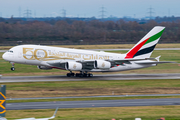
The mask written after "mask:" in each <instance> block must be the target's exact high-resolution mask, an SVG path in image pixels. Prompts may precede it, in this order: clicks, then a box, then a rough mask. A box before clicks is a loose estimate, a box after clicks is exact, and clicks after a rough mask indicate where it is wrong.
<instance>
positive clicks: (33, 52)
mask: <svg viewBox="0 0 180 120" xmlns="http://www.w3.org/2000/svg"><path fill="white" fill-rule="evenodd" d="M23 57H24V58H25V59H27V60H40V59H44V58H48V54H47V52H46V50H44V49H34V48H23Z"/></svg>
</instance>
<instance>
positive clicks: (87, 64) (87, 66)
mask: <svg viewBox="0 0 180 120" xmlns="http://www.w3.org/2000/svg"><path fill="white" fill-rule="evenodd" d="M144 60H155V58H143V59H115V60H102V61H108V62H110V63H111V66H115V65H124V63H125V64H131V61H144ZM69 61H72V60H63V61H54V62H53V61H51V62H47V64H48V65H49V66H51V67H53V68H58V69H67V68H66V67H67V62H69ZM95 61H96V60H83V61H75V60H73V62H77V63H81V64H82V69H84V70H92V69H94V64H95Z"/></svg>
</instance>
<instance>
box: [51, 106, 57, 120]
mask: <svg viewBox="0 0 180 120" xmlns="http://www.w3.org/2000/svg"><path fill="white" fill-rule="evenodd" d="M58 108H59V107H57V108H56V111H55V112H54V114H53V116H52V117H50V118H49V119H53V118H55V117H56V113H57V111H58Z"/></svg>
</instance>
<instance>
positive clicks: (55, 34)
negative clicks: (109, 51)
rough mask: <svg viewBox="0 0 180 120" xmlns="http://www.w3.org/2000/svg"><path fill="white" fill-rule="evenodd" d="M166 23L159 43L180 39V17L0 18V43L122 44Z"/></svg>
mask: <svg viewBox="0 0 180 120" xmlns="http://www.w3.org/2000/svg"><path fill="white" fill-rule="evenodd" d="M157 25H159V26H165V27H166V29H165V31H164V33H163V35H162V37H161V40H160V43H180V21H179V20H177V21H174V22H161V23H158V22H156V21H154V20H150V21H148V22H146V23H139V22H136V21H124V20H122V19H120V20H118V21H115V22H114V21H100V20H92V21H77V20H74V21H71V22H69V20H58V21H54V22H49V21H47V22H46V21H26V22H24V21H14V20H10V21H8V22H7V21H6V22H5V21H4V22H0V45H16V44H18V42H19V41H22V44H45V45H47V44H49V45H63V44H123V43H137V42H138V41H139V40H140V39H141V38H142V37H143V36H144V35H145V34H146V33H147V32H149V31H150V30H151V29H152V28H153V27H154V26H157Z"/></svg>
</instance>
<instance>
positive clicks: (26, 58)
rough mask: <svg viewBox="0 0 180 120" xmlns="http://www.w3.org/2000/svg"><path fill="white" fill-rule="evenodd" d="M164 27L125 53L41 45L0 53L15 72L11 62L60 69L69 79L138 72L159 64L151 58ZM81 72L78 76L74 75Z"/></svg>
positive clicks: (16, 48)
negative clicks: (98, 73) (66, 71)
mask: <svg viewBox="0 0 180 120" xmlns="http://www.w3.org/2000/svg"><path fill="white" fill-rule="evenodd" d="M164 29H165V27H162V26H156V27H154V28H153V29H152V30H151V31H150V32H149V33H147V34H146V35H145V36H144V37H143V38H142V39H141V40H140V41H139V42H138V43H137V44H136V45H135V46H134V47H133V48H132V49H130V50H129V51H128V52H127V53H126V54H116V53H108V52H97V51H90V50H79V49H69V48H61V47H50V46H42V45H19V46H15V47H13V48H11V49H10V50H8V51H7V52H5V53H4V54H3V56H2V57H3V59H4V60H6V61H9V62H10V63H11V64H12V68H11V70H13V71H14V70H15V68H14V63H20V64H28V65H37V66H38V68H39V69H44V70H49V69H53V68H56V69H63V70H68V71H70V73H67V76H68V77H71V76H76V77H91V76H93V74H92V73H91V72H115V71H125V70H132V69H140V68H146V67H151V66H156V65H157V64H160V63H170V62H168V61H159V57H157V58H150V56H151V54H152V52H153V50H154V48H155V46H156V44H157V43H158V41H159V39H160V37H161V35H162V33H163V31H164ZM73 71H80V73H76V74H75V73H73Z"/></svg>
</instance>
